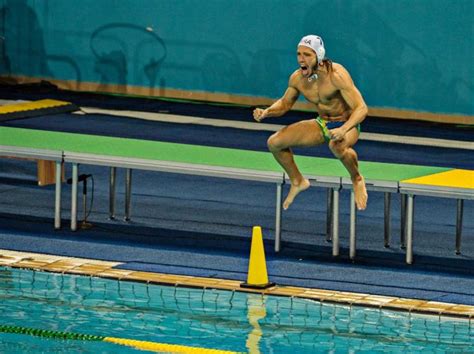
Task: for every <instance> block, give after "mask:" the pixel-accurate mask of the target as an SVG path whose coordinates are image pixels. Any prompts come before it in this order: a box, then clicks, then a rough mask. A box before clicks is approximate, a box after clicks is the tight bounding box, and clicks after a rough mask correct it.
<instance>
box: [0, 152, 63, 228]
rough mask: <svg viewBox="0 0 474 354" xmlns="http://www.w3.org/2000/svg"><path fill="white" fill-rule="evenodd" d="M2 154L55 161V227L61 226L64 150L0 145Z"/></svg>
mask: <svg viewBox="0 0 474 354" xmlns="http://www.w3.org/2000/svg"><path fill="white" fill-rule="evenodd" d="M0 156H5V157H19V158H27V159H35V160H47V161H54V162H55V165H56V180H55V202H54V228H55V229H56V230H58V229H60V228H61V182H62V181H61V165H62V163H63V152H62V151H57V150H43V149H33V148H23V147H15V146H5V145H0Z"/></svg>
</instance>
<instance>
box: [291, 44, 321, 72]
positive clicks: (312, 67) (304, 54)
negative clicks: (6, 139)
mask: <svg viewBox="0 0 474 354" xmlns="http://www.w3.org/2000/svg"><path fill="white" fill-rule="evenodd" d="M296 56H297V58H298V64H299V66H300V70H301V74H303V77H310V76H311V75H313V74H314V73H315V72H316V69H317V63H318V60H317V58H316V53H315V52H314V50H312V49H311V48H308V47H305V46H304V45H300V46H298V50H297V52H296Z"/></svg>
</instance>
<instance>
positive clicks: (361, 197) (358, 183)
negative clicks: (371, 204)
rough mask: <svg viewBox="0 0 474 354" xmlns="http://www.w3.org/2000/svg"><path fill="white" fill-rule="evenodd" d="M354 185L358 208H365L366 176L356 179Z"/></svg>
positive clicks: (366, 196)
mask: <svg viewBox="0 0 474 354" xmlns="http://www.w3.org/2000/svg"><path fill="white" fill-rule="evenodd" d="M352 185H353V187H354V196H355V203H356V205H357V209H359V210H364V209H365V208H366V207H367V198H368V195H367V189H366V188H365V180H364V177H362V176H360V178H359V179H356V180H355V181H353V182H352Z"/></svg>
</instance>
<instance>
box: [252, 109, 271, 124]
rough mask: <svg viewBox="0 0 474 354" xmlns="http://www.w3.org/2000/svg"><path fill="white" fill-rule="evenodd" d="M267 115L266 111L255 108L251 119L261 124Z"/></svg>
mask: <svg viewBox="0 0 474 354" xmlns="http://www.w3.org/2000/svg"><path fill="white" fill-rule="evenodd" d="M267 114H268V111H267V110H266V109H261V108H255V109H254V110H253V119H255V120H256V121H257V122H261V121H262V120H263V118H266V117H267Z"/></svg>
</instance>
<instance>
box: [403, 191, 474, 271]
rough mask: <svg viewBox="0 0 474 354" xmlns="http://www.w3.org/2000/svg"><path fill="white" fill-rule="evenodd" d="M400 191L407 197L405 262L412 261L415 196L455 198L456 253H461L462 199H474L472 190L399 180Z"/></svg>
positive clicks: (410, 262) (409, 262)
mask: <svg viewBox="0 0 474 354" xmlns="http://www.w3.org/2000/svg"><path fill="white" fill-rule="evenodd" d="M400 193H401V195H402V197H403V196H406V197H407V202H406V210H405V221H406V222H405V234H406V262H407V263H408V264H412V263H413V223H414V219H415V213H414V208H415V196H419V195H420V196H430V197H440V198H451V199H457V210H456V254H460V253H461V236H462V219H463V212H464V200H466V199H470V200H474V190H472V189H470V188H455V187H444V186H435V185H425V184H417V183H409V182H400Z"/></svg>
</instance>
